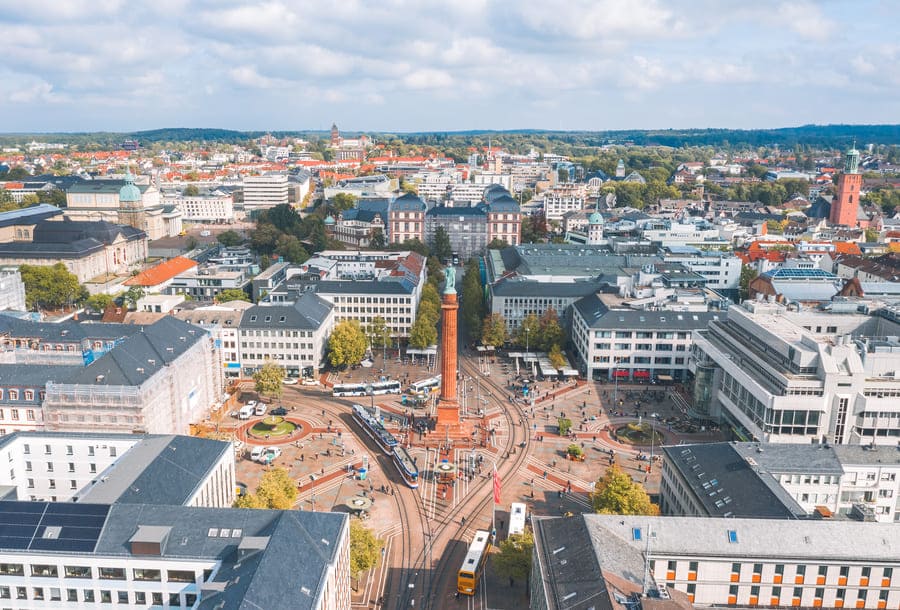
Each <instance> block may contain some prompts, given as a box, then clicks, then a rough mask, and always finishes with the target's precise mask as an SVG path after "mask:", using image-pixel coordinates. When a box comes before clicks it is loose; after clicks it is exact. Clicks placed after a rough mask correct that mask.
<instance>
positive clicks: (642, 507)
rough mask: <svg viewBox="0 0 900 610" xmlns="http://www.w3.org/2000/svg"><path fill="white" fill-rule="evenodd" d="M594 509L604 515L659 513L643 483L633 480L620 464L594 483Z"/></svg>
mask: <svg viewBox="0 0 900 610" xmlns="http://www.w3.org/2000/svg"><path fill="white" fill-rule="evenodd" d="M591 503H592V504H593V507H594V511H595V512H598V513H600V514H603V515H658V514H659V507H658V506H656V505H655V504H653V503H652V502H650V496H648V495H647V492H646V491H645V490H644V487H643V485H641V484H640V483H636V482H634V481H632V480H631V477H630V476H628V475H627V474H626V473H625V472H624V471H622V470H621V469H620V468H619V467H618V466H615V465H614V466H611V467H610V468H609V469H608V470H607V471H606V474H605V475H603V477H602V478H601V479H600V480H598V481H597V483H596V485H594V492H593V493H592V494H591Z"/></svg>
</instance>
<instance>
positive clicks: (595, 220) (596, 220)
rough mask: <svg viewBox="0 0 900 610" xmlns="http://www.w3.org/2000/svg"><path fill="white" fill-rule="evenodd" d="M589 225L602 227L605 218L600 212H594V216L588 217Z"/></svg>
mask: <svg viewBox="0 0 900 610" xmlns="http://www.w3.org/2000/svg"><path fill="white" fill-rule="evenodd" d="M588 224H592V225H602V224H603V216H601V215H600V212H594V213H593V214H591V215H590V216H588Z"/></svg>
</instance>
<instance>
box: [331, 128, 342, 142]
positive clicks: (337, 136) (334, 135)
mask: <svg viewBox="0 0 900 610" xmlns="http://www.w3.org/2000/svg"><path fill="white" fill-rule="evenodd" d="M340 146H341V132H340V131H338V126H337V123H332V124H331V147H332V148H340Z"/></svg>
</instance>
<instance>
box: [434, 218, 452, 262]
mask: <svg viewBox="0 0 900 610" xmlns="http://www.w3.org/2000/svg"><path fill="white" fill-rule="evenodd" d="M431 252H432V253H433V254H434V255H435V256H436V257H438V260H440V261H447V260H449V259H450V257H451V256H453V246H452V245H451V244H450V236H449V235H448V234H447V230H446V229H445V228H444V227H443V226H440V225H438V227H437V228H436V229H435V230H434V238H433V240H432V243H431Z"/></svg>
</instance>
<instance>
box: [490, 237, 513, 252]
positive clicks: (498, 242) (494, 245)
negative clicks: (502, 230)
mask: <svg viewBox="0 0 900 610" xmlns="http://www.w3.org/2000/svg"><path fill="white" fill-rule="evenodd" d="M487 247H488V250H502V249H503V248H508V247H509V244H508V243H506V240H505V239H500V238H499V237H495V238H494V239H492V240H491V241H490V243H488V245H487Z"/></svg>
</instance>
